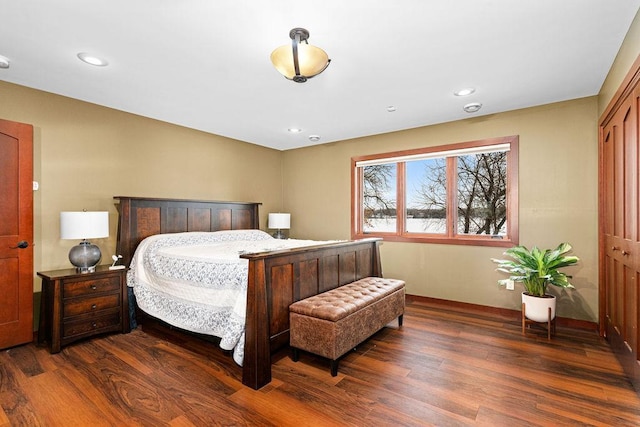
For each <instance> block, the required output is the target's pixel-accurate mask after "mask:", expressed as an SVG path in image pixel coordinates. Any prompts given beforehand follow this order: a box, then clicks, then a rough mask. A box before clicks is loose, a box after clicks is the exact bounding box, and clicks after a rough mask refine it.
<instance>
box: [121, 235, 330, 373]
mask: <svg viewBox="0 0 640 427" xmlns="http://www.w3.org/2000/svg"><path fill="white" fill-rule="evenodd" d="M321 243H328V242H318V241H312V240H294V239H288V240H278V239H274V238H272V237H271V236H270V235H268V234H267V233H265V232H263V231H260V230H234V231H217V232H212V233H198V232H193V233H175V234H159V235H155V236H151V237H148V238H146V239H145V240H143V241H142V242H141V243H140V245H138V248H137V249H136V252H135V255H134V257H133V259H132V261H131V265H130V267H131V269H130V270H129V273H128V275H127V284H128V285H129V286H130V287H132V288H133V292H134V294H135V296H136V301H137V304H138V307H140V309H141V310H143V311H144V312H146V313H148V314H150V315H151V316H153V317H156V318H158V319H160V320H162V321H164V322H167V323H168V324H170V325H173V326H176V327H179V328H181V329H185V330H188V331H191V332H197V333H201V334H206V335H214V336H216V337H219V338H220V347H221V348H222V349H225V350H233V358H234V360H235V361H236V363H238V364H240V365H242V360H243V357H244V325H245V313H246V305H247V270H248V261H247V260H246V259H241V258H240V257H239V256H240V254H242V253H256V252H264V251H272V250H278V249H288V248H295V247H302V246H311V245H318V244H321Z"/></svg>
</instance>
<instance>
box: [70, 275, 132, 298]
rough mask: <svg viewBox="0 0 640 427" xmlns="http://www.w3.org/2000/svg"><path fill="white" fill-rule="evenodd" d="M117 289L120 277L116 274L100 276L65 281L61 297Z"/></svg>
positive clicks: (118, 288) (115, 290)
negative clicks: (76, 280)
mask: <svg viewBox="0 0 640 427" xmlns="http://www.w3.org/2000/svg"><path fill="white" fill-rule="evenodd" d="M119 290H120V279H119V278H118V277H117V276H108V277H101V278H99V279H93V278H91V279H90V278H87V280H81V281H78V282H67V283H65V284H64V287H63V290H62V292H63V296H62V297H63V298H72V297H78V296H82V295H92V294H97V293H103V292H117V291H119Z"/></svg>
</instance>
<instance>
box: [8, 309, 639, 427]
mask: <svg viewBox="0 0 640 427" xmlns="http://www.w3.org/2000/svg"><path fill="white" fill-rule="evenodd" d="M240 377H241V370H240V368H239V367H238V366H236V365H235V364H234V363H233V362H232V360H231V358H230V356H228V355H226V354H223V352H222V351H221V350H219V349H218V348H217V346H215V345H214V344H212V343H207V342H204V341H202V340H198V339H195V338H191V337H187V336H186V335H184V334H172V333H170V334H168V335H163V336H161V335H158V334H157V333H154V332H153V331H152V330H149V331H148V330H146V329H145V331H143V330H141V328H140V327H139V328H138V329H137V330H135V331H133V332H132V333H130V334H126V335H117V334H116V335H108V336H103V337H98V338H93V339H90V340H87V341H82V342H79V343H76V344H72V345H70V346H68V347H65V348H64V349H63V350H62V352H60V353H58V354H54V355H51V354H49V352H48V351H47V350H46V349H45V348H43V347H36V346H35V345H33V344H28V345H25V346H21V347H16V348H13V349H10V350H5V351H2V352H1V353H0V405H1V410H0V426H9V425H11V426H86V425H90V426H114V425H118V426H137V425H140V426H160V425H166V426H208V425H260V426H269V425H277V426H305V425H309V426H313V425H321V426H342V425H352V426H377V425H394V426H397V425H408V426H411V425H421V426H422V425H437V426H458V425H463V426H465V425H483V426H503V425H506V426H519V425H522V426H524V425H527V426H529V425H544V426H547V425H552V426H558V425H598V426H603V425H611V426H638V425H640V397H639V395H638V394H637V393H636V392H635V391H634V390H633V388H632V386H631V383H630V382H629V381H628V379H627V378H626V377H625V376H624V374H623V372H622V369H621V367H620V365H619V364H618V362H617V360H616V358H615V357H614V355H613V354H612V352H611V351H610V349H609V347H608V345H607V344H606V342H604V341H603V340H601V339H600V338H599V337H598V336H597V335H596V334H595V332H589V331H582V330H575V329H566V328H561V327H559V328H558V331H557V335H556V336H555V337H554V338H553V339H552V341H551V342H548V341H547V340H546V332H544V331H542V330H539V331H537V330H535V329H534V330H533V331H532V332H530V333H528V335H527V336H526V337H523V336H522V335H521V330H520V323H519V322H518V321H517V320H513V319H507V318H497V317H496V316H495V315H488V314H482V313H473V312H464V311H462V310H460V309H455V308H451V307H442V306H437V305H433V304H430V303H428V302H425V301H422V300H408V301H407V310H406V314H405V317H404V326H403V327H402V328H401V329H398V328H397V322H393V323H391V324H390V325H389V327H387V328H384V329H383V330H382V331H380V332H378V333H377V334H376V335H374V336H373V337H372V338H371V339H369V340H368V341H367V342H365V343H363V344H362V345H361V346H359V347H358V349H357V350H356V351H354V352H351V353H349V354H348V355H347V356H345V357H344V359H343V360H342V361H341V363H340V370H339V373H338V376H337V377H331V375H330V373H329V363H328V362H327V361H326V360H323V359H321V358H316V357H314V356H312V355H309V354H305V353H302V355H301V357H300V361H299V362H297V363H294V362H292V361H291V360H290V358H289V357H288V353H287V352H283V353H282V354H279V355H278V361H277V362H276V363H275V365H274V368H273V381H272V382H271V383H270V384H268V385H267V386H265V387H263V388H262V389H261V390H258V391H256V390H252V389H250V388H247V387H244V386H242V384H241V380H240Z"/></svg>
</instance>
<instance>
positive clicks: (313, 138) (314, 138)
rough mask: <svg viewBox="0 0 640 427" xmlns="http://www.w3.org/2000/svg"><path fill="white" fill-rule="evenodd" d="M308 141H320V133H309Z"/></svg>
mask: <svg viewBox="0 0 640 427" xmlns="http://www.w3.org/2000/svg"><path fill="white" fill-rule="evenodd" d="M309 141H311V142H318V141H320V135H309Z"/></svg>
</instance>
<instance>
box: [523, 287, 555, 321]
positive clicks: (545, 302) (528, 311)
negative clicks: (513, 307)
mask: <svg viewBox="0 0 640 427" xmlns="http://www.w3.org/2000/svg"><path fill="white" fill-rule="evenodd" d="M522 303H523V304H524V307H522V309H523V310H524V315H525V317H526V318H527V319H529V320H533V321H534V322H547V321H548V320H549V307H551V320H553V319H554V318H555V317H556V297H555V296H554V295H548V294H547V295H545V296H544V297H534V296H531V295H527V294H526V293H524V292H523V293H522Z"/></svg>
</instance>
